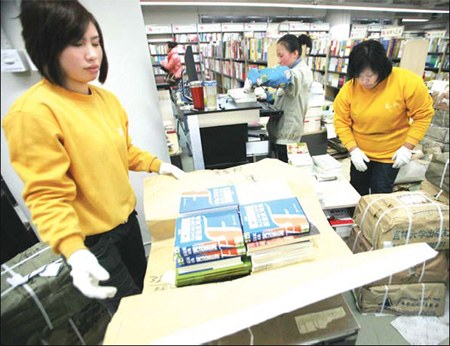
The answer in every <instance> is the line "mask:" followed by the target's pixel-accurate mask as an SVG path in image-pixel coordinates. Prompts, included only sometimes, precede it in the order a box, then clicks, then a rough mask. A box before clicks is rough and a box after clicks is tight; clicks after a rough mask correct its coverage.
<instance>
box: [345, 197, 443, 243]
mask: <svg viewBox="0 0 450 346" xmlns="http://www.w3.org/2000/svg"><path fill="white" fill-rule="evenodd" d="M354 220H355V222H356V224H358V226H359V228H360V229H361V231H362V234H363V235H364V237H365V238H366V239H367V240H368V241H369V242H370V244H371V247H372V248H373V249H382V248H384V247H389V246H398V245H404V244H410V243H420V242H425V243H428V244H429V245H430V246H431V247H432V248H433V249H435V250H445V249H448V248H449V206H448V205H445V204H443V203H441V202H439V201H436V199H435V198H434V197H432V196H431V195H429V194H427V193H425V192H423V191H414V192H409V191H407V192H396V193H392V194H374V195H367V196H363V197H362V198H361V200H360V201H359V203H358V205H357V206H356V208H355V214H354Z"/></svg>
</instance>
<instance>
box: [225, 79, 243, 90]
mask: <svg viewBox="0 0 450 346" xmlns="http://www.w3.org/2000/svg"><path fill="white" fill-rule="evenodd" d="M243 84H244V83H243V82H240V81H238V80H236V79H234V78H229V77H226V76H224V77H223V78H222V86H223V87H224V88H225V89H227V90H229V89H238V88H242V87H243Z"/></svg>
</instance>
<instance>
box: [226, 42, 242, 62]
mask: <svg viewBox="0 0 450 346" xmlns="http://www.w3.org/2000/svg"><path fill="white" fill-rule="evenodd" d="M222 45H223V49H222V52H223V55H222V58H229V59H244V47H243V42H242V41H241V40H238V41H225V42H222Z"/></svg>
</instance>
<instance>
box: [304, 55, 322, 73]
mask: <svg viewBox="0 0 450 346" xmlns="http://www.w3.org/2000/svg"><path fill="white" fill-rule="evenodd" d="M306 63H307V65H308V66H309V67H310V68H311V69H313V70H321V71H325V68H326V66H327V58H325V57H319V56H309V57H307V59H306Z"/></svg>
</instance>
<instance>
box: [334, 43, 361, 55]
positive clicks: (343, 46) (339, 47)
mask: <svg viewBox="0 0 450 346" xmlns="http://www.w3.org/2000/svg"><path fill="white" fill-rule="evenodd" d="M360 42H361V40H343V41H338V40H331V41H330V49H329V55H330V56H339V57H344V56H347V57H348V56H349V55H350V52H351V51H352V49H353V47H354V46H355V45H357V44H358V43H360Z"/></svg>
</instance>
